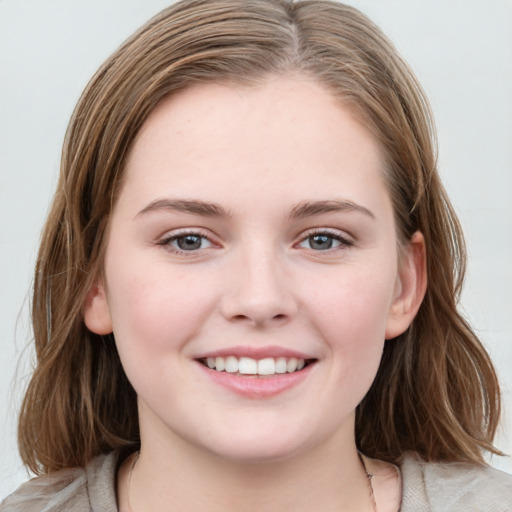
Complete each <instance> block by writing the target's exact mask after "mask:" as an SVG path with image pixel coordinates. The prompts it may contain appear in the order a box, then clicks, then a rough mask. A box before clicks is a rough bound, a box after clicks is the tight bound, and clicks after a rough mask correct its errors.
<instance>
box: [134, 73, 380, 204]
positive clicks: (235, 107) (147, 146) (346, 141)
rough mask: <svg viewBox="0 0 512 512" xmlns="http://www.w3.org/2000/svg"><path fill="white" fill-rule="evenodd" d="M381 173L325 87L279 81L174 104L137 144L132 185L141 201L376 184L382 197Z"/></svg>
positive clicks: (209, 91) (221, 89) (220, 87)
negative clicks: (143, 196)
mask: <svg viewBox="0 0 512 512" xmlns="http://www.w3.org/2000/svg"><path fill="white" fill-rule="evenodd" d="M382 167H383V158H382V156H381V152H380V149H379V146H378V144H377V143H376V141H375V140H374V138H373V137H372V135H371V134H370V132H369V131H368V130H367V129H366V128H365V127H364V126H363V125H362V124H361V123H360V122H359V121H358V120H357V118H356V117H355V116H354V115H353V114H352V111H351V110H350V109H348V108H347V107H346V106H344V105H343V104H342V103H341V102H340V101H339V100H338V99H337V98H335V97H334V96H333V95H332V94H331V93H330V92H329V91H328V90H327V89H326V88H325V87H323V86H322V85H321V84H319V83H317V82H316V81H314V80H311V79H308V78H305V77H297V76H294V77H271V78H269V79H268V80H266V81H265V82H264V83H262V84H259V85H255V86H250V87H247V86H243V87H242V86H233V85H226V84H201V85H196V86H193V87H190V88H188V89H185V90H183V91H181V92H180V93H178V94H175V95H173V96H171V97H169V98H166V99H165V100H164V101H162V102H161V103H160V104H159V105H158V106H157V107H156V109H155V110H154V111H153V112H152V114H151V115H150V116H149V118H148V119H147V121H146V123H145V124H144V126H143V128H142V129H141V131H140V133H139V135H138V137H137V139H136V141H135V143H134V145H133V148H132V151H131V154H130V158H129V160H128V164H127V168H126V176H125V184H126V182H127V183H132V185H133V188H135V189H136V190H137V192H138V193H139V195H140V194H144V193H147V195H151V194H153V195H154V194H155V193H156V189H160V190H161V191H162V193H163V191H167V192H168V193H173V194H175V193H176V192H177V191H178V192H179V193H180V194H183V195H188V196H191V197H196V196H197V194H198V193H199V192H201V193H206V191H209V192H210V193H211V194H214V195H215V194H217V195H219V194H218V192H220V191H224V193H225V194H224V195H226V193H227V195H229V194H232V193H234V192H236V193H237V194H238V195H241V194H242V192H243V191H244V190H245V191H246V192H247V191H252V192H253V193H255V192H256V193H257V192H258V191H259V192H263V191H265V192H266V193H267V194H269V193H271V192H272V190H277V189H278V188H279V186H281V187H283V188H286V189H287V192H288V194H289V195H290V198H291V196H293V195H294V193H295V192H297V194H298V195H300V194H303V193H304V188H309V190H310V192H311V193H313V194H316V193H318V194H319V195H325V193H326V192H332V190H333V187H335V188H338V189H339V193H340V194H341V195H343V192H344V191H343V190H342V188H344V189H347V190H351V189H352V190H353V191H354V192H355V191H356V189H357V188H359V189H361V187H362V188H364V187H365V185H364V183H363V182H366V185H368V182H371V181H374V182H377V183H376V184H377V185H378V187H377V188H379V191H380V192H382V185H383V170H382ZM156 181H158V184H157V183H156ZM313 184H315V186H314V187H313ZM155 187H156V188H155ZM340 187H342V188H340ZM213 199H215V200H217V199H216V198H213ZM297 199H299V200H300V199H302V198H297ZM313 199H316V198H313ZM319 199H325V198H324V197H322V198H319Z"/></svg>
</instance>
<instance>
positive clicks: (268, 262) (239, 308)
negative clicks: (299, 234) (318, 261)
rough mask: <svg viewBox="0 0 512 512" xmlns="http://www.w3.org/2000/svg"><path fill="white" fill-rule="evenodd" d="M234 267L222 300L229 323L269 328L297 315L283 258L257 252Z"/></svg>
mask: <svg viewBox="0 0 512 512" xmlns="http://www.w3.org/2000/svg"><path fill="white" fill-rule="evenodd" d="M231 263H232V264H231V265H230V267H229V270H228V272H229V276H228V277H227V280H226V283H225V284H227V286H226V288H225V293H224V294H223V296H222V299H221V312H222V314H223V316H224V317H225V318H226V319H227V320H229V321H230V322H240V323H247V324H248V325H253V326H256V327H267V326H276V325H281V324H284V323H287V322H288V321H289V320H290V319H291V318H292V317H293V316H294V315H295V314H296V312H297V301H296V299H295V297H294V294H293V286H292V282H291V281H292V280H291V279H290V275H289V272H287V269H286V264H285V262H284V261H283V258H282V257H280V256H279V255H277V254H275V253H273V252H272V251H257V250H255V251H251V252H250V251H247V252H246V254H245V255H244V256H243V257H240V258H237V261H235V262H231Z"/></svg>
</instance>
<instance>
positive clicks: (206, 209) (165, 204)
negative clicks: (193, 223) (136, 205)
mask: <svg viewBox="0 0 512 512" xmlns="http://www.w3.org/2000/svg"><path fill="white" fill-rule="evenodd" d="M161 210H171V211H177V212H184V213H191V214H193V215H201V216H203V217H230V216H231V214H230V213H229V212H228V211H226V210H225V209H224V208H223V207H222V206H220V205H219V204H217V203H208V202H205V201H197V200H195V199H157V200H156V201H153V202H151V203H149V204H148V205H147V206H146V207H145V208H143V209H142V210H141V211H140V212H139V213H137V215H136V217H139V216H141V215H145V214H147V213H150V212H155V211H161Z"/></svg>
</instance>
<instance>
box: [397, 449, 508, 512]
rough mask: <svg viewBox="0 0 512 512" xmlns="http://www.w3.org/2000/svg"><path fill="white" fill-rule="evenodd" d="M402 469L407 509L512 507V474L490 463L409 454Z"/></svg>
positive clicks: (498, 511) (499, 511)
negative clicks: (428, 459) (439, 460)
mask: <svg viewBox="0 0 512 512" xmlns="http://www.w3.org/2000/svg"><path fill="white" fill-rule="evenodd" d="M401 471H402V478H403V501H402V511H403V512H408V511H414V512H421V511H425V512H426V511H434V512H435V511H446V512H449V511H453V512H457V511H465V512H471V511H475V512H476V511H481V510H485V511H487V512H507V511H508V512H510V511H511V510H512V475H509V474H508V473H504V472H502V471H498V470H497V469H494V468H491V467H489V466H485V467H480V466H475V465H472V464H462V463H426V462H422V461H420V460H419V459H418V458H416V457H415V456H414V455H408V456H406V457H405V458H404V459H403V462H402V464H401Z"/></svg>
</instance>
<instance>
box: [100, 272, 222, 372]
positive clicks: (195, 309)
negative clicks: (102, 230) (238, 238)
mask: <svg viewBox="0 0 512 512" xmlns="http://www.w3.org/2000/svg"><path fill="white" fill-rule="evenodd" d="M108 275H109V278H110V279H109V282H108V289H109V297H108V298H109V304H110V309H111V315H112V322H113V330H114V336H115V339H116V344H117V346H118V350H119V353H120V356H121V360H122V362H123V365H124V366H125V369H126V371H127V373H129V372H130V369H131V368H133V369H134V370H135V371H136V372H138V373H142V371H143V367H149V368H151V367H153V370H151V371H154V363H155V361H162V360H165V359H166V358H169V362H171V360H172V357H173V356H174V357H175V351H179V350H181V349H182V348H183V347H184V346H185V345H186V344H187V342H188V341H189V340H190V339H192V338H194V337H195V336H196V335H197V332H198V330H199V328H200V326H201V318H203V317H204V315H205V314H207V312H208V311H209V310H210V309H211V307H212V306H213V305H214V304H215V300H214V298H212V297H210V296H209V295H208V294H207V293H205V291H206V290H207V289H208V287H207V286H206V285H205V286H201V287H198V284H199V283H198V282H197V280H194V281H193V282H191V280H190V279H188V278H187V273H186V272H179V271H178V272H171V271H170V270H169V268H168V267H167V268H166V266H165V265H163V266H162V265H151V264H150V265H148V264H147V262H146V263H145V264H144V265H137V264H135V263H134V262H132V263H128V262H126V263H124V264H121V265H117V266H115V267H114V266H112V268H111V269H110V272H109V274H108ZM203 283H204V280H203ZM149 368H146V370H145V371H148V369H149Z"/></svg>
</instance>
